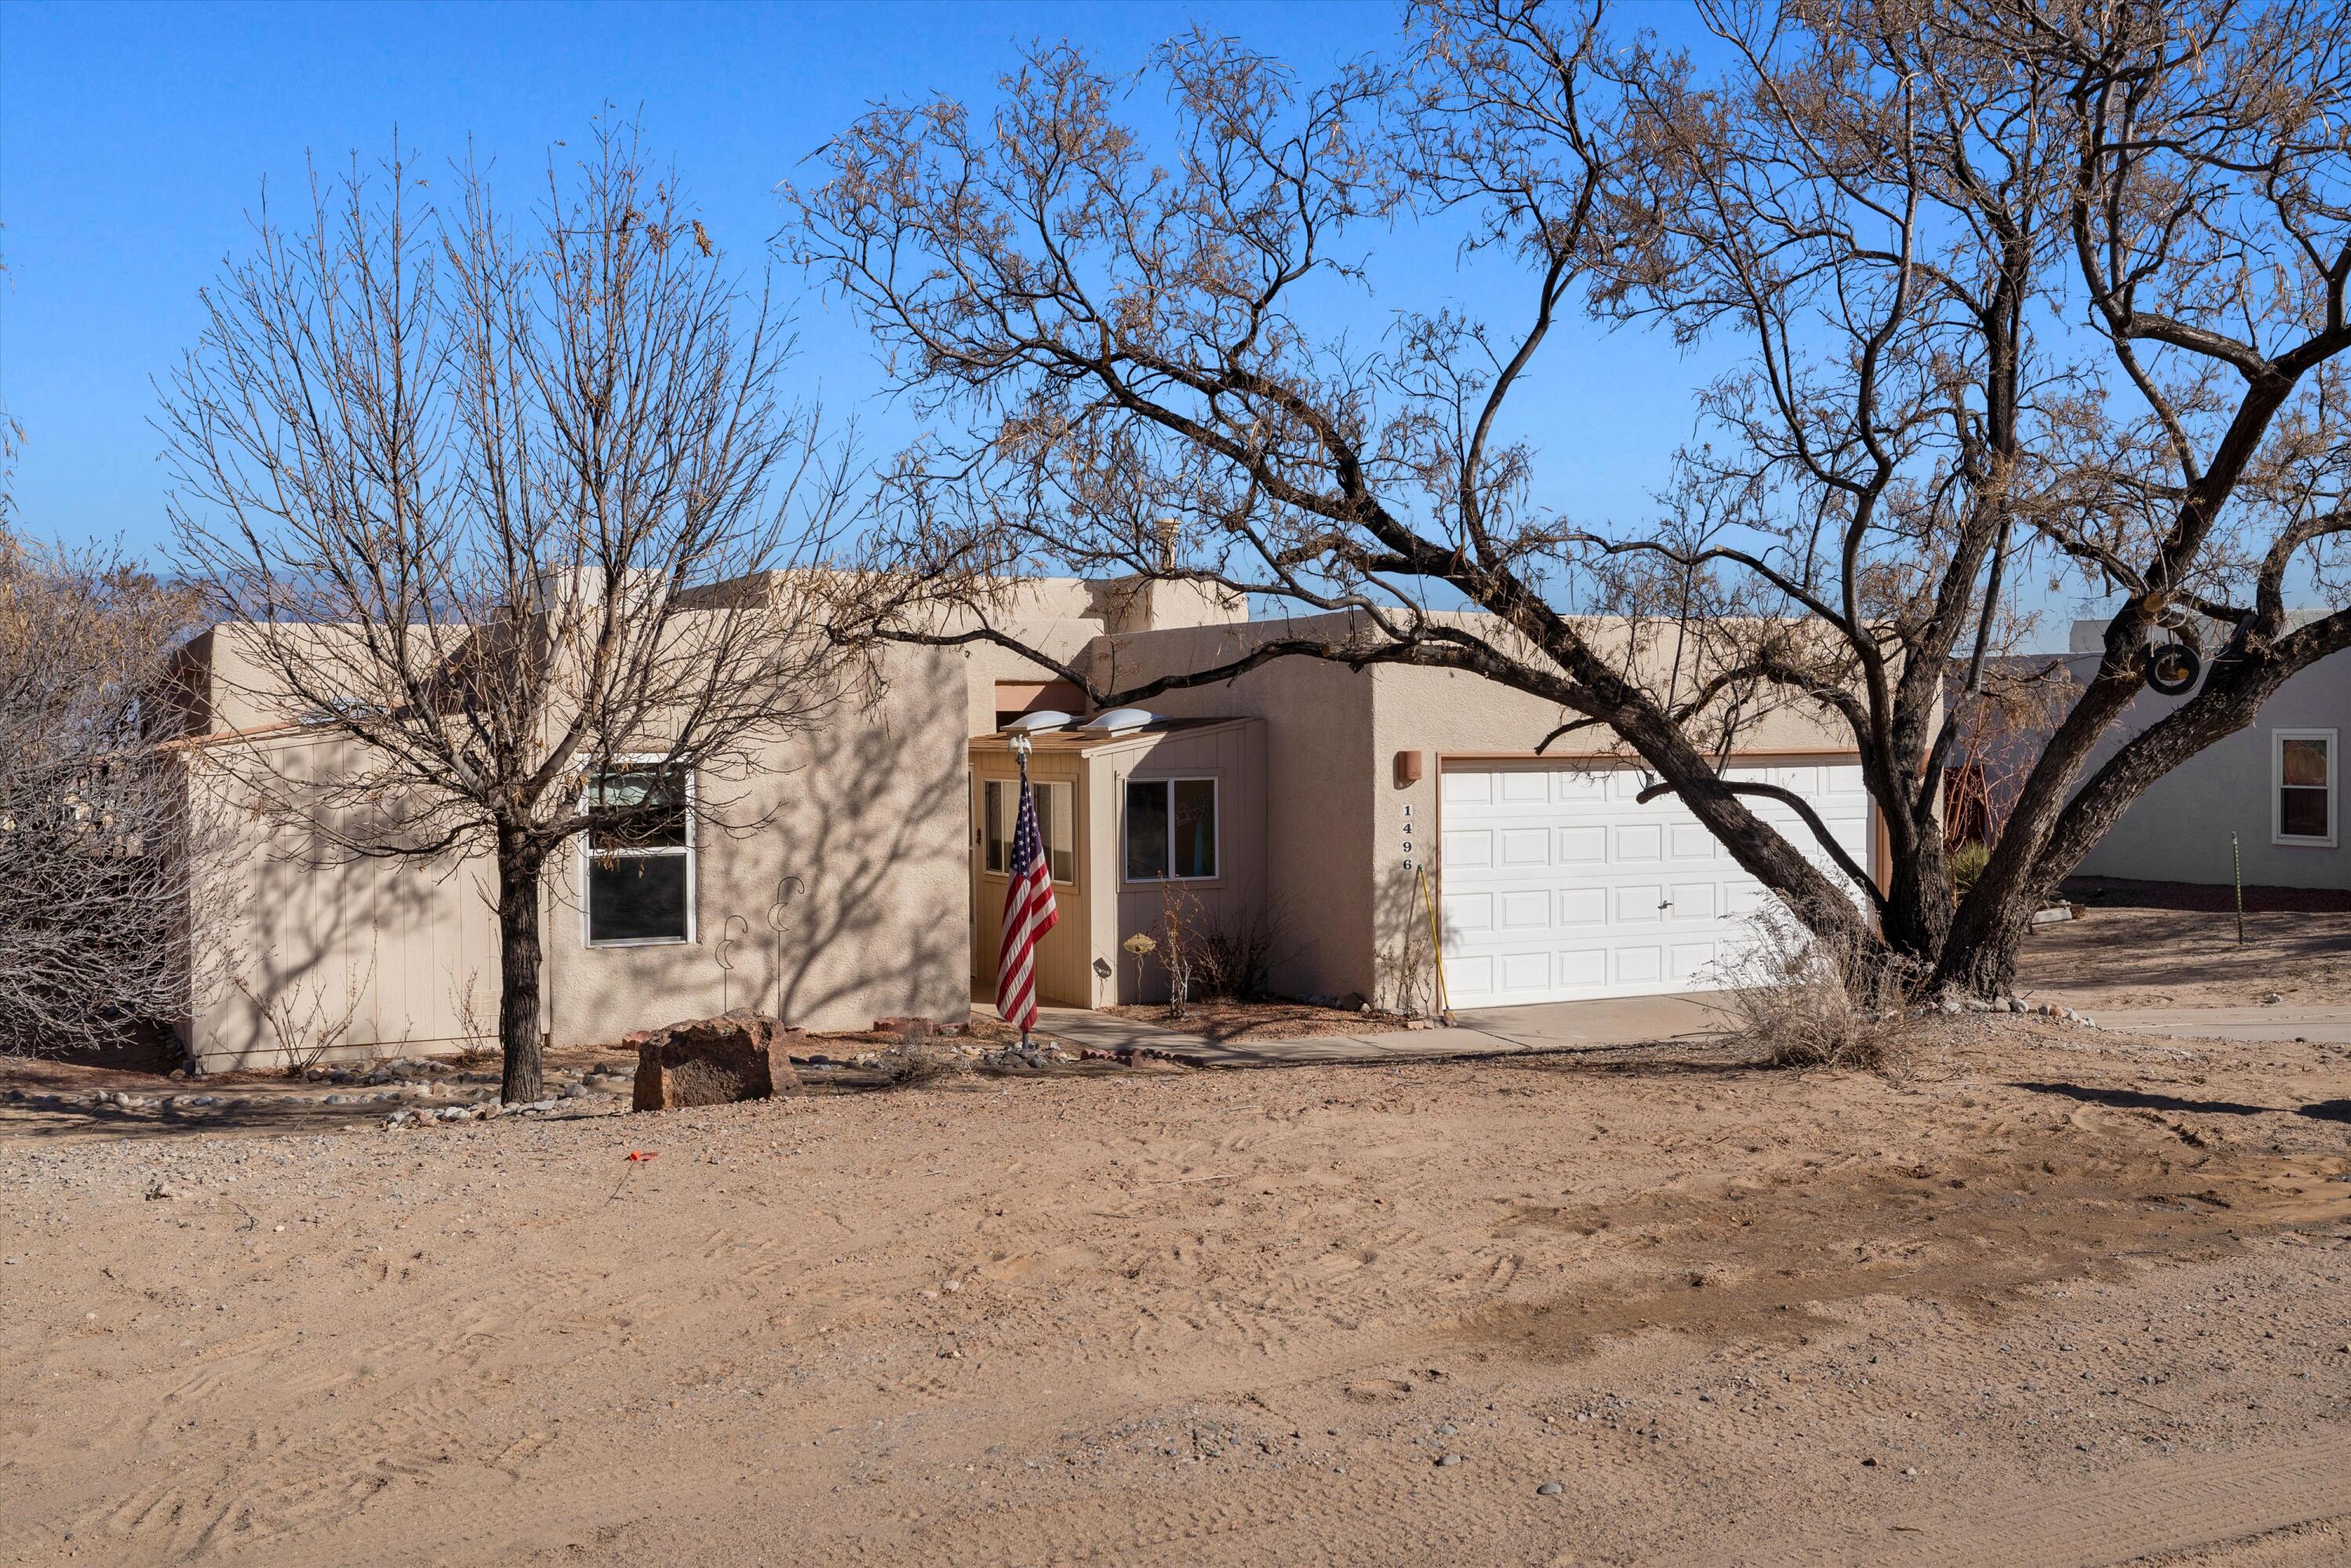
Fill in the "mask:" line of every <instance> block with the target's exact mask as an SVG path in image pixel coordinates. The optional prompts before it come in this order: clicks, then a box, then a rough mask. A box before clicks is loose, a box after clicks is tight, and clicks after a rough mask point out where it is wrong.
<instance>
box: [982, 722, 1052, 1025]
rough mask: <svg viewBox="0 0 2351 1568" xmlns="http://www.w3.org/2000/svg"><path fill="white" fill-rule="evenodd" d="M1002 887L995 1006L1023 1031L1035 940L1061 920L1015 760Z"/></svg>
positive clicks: (1033, 998) (1031, 802)
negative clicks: (1008, 859) (1016, 799)
mask: <svg viewBox="0 0 2351 1568" xmlns="http://www.w3.org/2000/svg"><path fill="white" fill-rule="evenodd" d="M1008 878H1009V882H1008V885H1007V886H1006V887H1005V889H1004V939H1003V942H1002V944H1001V945H1000V946H998V948H997V952H996V1010H997V1011H998V1013H1000V1014H1001V1015H1003V1018H1004V1021H1005V1022H1007V1023H1008V1024H1011V1025H1012V1026H1014V1027H1015V1028H1017V1029H1018V1030H1019V1031H1020V1032H1021V1033H1022V1034H1024V1035H1025V1034H1027V1033H1028V1032H1029V1030H1032V1029H1034V1028H1036V1027H1037V944H1038V943H1039V942H1040V941H1042V940H1043V939H1044V936H1045V933H1046V932H1048V931H1050V930H1051V929H1052V928H1053V925H1054V923H1055V922H1057V921H1059V920H1060V919H1061V911H1060V910H1059V909H1057V908H1055V907H1054V905H1053V869H1052V867H1051V866H1050V865H1049V864H1047V863H1046V860H1045V841H1044V839H1043V838H1042V836H1041V835H1040V834H1039V833H1038V831H1037V797H1036V794H1035V792H1034V791H1033V790H1031V789H1029V763H1028V759H1027V758H1022V759H1021V763H1020V818H1019V821H1018V822H1017V823H1015V824H1014V826H1013V829H1012V864H1011V865H1010V866H1009V867H1008Z"/></svg>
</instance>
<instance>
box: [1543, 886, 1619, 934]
mask: <svg viewBox="0 0 2351 1568" xmlns="http://www.w3.org/2000/svg"><path fill="white" fill-rule="evenodd" d="M1552 898H1553V899H1554V900H1555V901H1556V902H1557V904H1558V908H1559V924H1560V925H1561V926H1562V928H1566V927H1571V926H1576V925H1605V924H1607V921H1608V894H1607V892H1606V890H1604V889H1603V888H1597V887H1562V888H1557V889H1554V890H1553V892H1552Z"/></svg>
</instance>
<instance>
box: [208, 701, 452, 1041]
mask: <svg viewBox="0 0 2351 1568" xmlns="http://www.w3.org/2000/svg"><path fill="white" fill-rule="evenodd" d="M252 744H253V745H254V746H256V747H261V748H266V750H267V752H268V753H269V754H270V758H271V762H272V765H273V766H274V767H275V768H277V769H278V770H279V771H281V772H282V773H283V774H284V775H285V776H286V777H287V778H291V779H301V778H314V779H315V778H327V779H332V778H336V777H347V776H349V774H350V772H351V771H352V770H353V769H354V768H355V766H356V756H355V747H354V746H353V743H351V742H350V741H347V740H341V741H339V740H334V739H330V738H327V737H320V736H318V735H315V734H305V733H298V734H295V735H292V736H279V737H269V738H266V739H263V740H260V741H256V742H254V743H252ZM237 760H238V759H236V758H227V757H222V756H218V755H213V754H208V753H205V752H202V751H199V752H196V753H193V754H192V755H191V756H190V757H189V758H188V759H187V770H188V779H189V789H190V791H191V804H192V808H193V811H194V813H195V816H196V819H197V821H199V822H200V823H201V824H203V825H204V826H203V827H202V828H201V829H200V832H201V833H202V834H203V836H204V841H206V842H207V843H209V844H212V845H214V846H215V847H216V848H215V852H214V853H212V854H208V855H207V856H206V857H205V858H204V861H203V862H200V863H201V865H202V867H203V874H204V876H205V878H206V879H207V880H208V881H209V882H211V883H214V884H215V886H216V889H217V891H216V893H214V894H207V895H206V896H203V897H199V898H198V899H197V900H196V901H195V906H196V908H197V909H198V910H199V911H201V912H202V914H203V916H204V918H203V919H202V920H201V921H200V923H199V924H198V926H197V928H196V929H195V930H194V931H193V933H192V939H193V940H194V941H196V942H199V943H204V944H206V945H208V946H210V947H211V948H213V949H214V951H216V952H225V957H226V967H227V968H228V970H229V972H230V974H231V976H232V977H233V978H232V979H231V980H230V981H229V982H228V983H226V984H224V985H221V986H218V987H216V988H214V989H212V990H211V991H210V992H208V993H207V994H205V995H203V996H201V997H197V998H192V1003H191V1008H190V1016H189V1019H188V1020H187V1029H186V1031H185V1033H186V1038H185V1043H186V1045H187V1047H188V1049H189V1050H190V1051H191V1053H192V1054H193V1055H194V1056H195V1058H196V1060H197V1061H198V1062H199V1063H200V1064H201V1065H202V1066H203V1067H204V1069H205V1070H207V1071H224V1070H226V1069H229V1068H235V1067H268V1066H276V1065H282V1064H283V1063H284V1061H285V1060H286V1051H285V1050H284V1049H283V1047H284V1042H285V1041H287V1040H289V1039H291V1040H295V1041H296V1042H298V1049H300V1050H302V1051H305V1053H308V1051H310V1050H311V1049H312V1048H314V1047H315V1046H316V1045H317V1043H318V1042H319V1040H320V1039H321V1037H322V1036H323V1037H330V1038H331V1039H332V1040H334V1042H335V1044H334V1047H333V1049H332V1050H330V1051H327V1052H326V1053H325V1055H324V1057H323V1058H321V1059H322V1060H329V1061H340V1060H346V1059H350V1058H357V1057H366V1056H371V1055H398V1054H403V1053H407V1052H412V1051H413V1052H417V1053H424V1052H436V1051H438V1052H446V1051H457V1050H460V1049H462V1048H463V1046H464V1044H465V1040H466V1038H467V1035H468V1031H469V1029H471V1030H478V1031H484V1032H495V1030H496V1017H497V943H496V927H495V923H494V922H493V920H492V919H491V915H490V904H489V903H488V899H487V891H488V889H489V887H490V868H489V866H488V864H487V863H486V862H484V861H482V860H479V859H478V858H476V859H473V860H466V859H462V858H460V857H457V856H454V855H453V856H442V857H437V858H435V859H432V860H405V859H361V858H355V857H352V856H350V855H349V854H347V853H343V852H339V851H337V850H335V849H334V848H333V846H331V845H330V844H329V843H328V842H326V841H324V840H323V839H321V838H319V836H317V835H315V834H310V833H306V832H304V831H301V830H299V829H298V828H295V827H292V826H289V825H287V824H284V823H281V822H272V821H266V820H265V819H264V818H263V817H262V816H261V814H260V813H259V812H258V811H257V810H256V808H255V805H254V801H255V799H256V797H255V795H254V792H253V790H252V789H251V788H250V787H249V786H248V785H247V784H246V783H245V782H244V781H243V780H241V779H239V778H238V777H237V776H236V774H235V771H233V765H234V764H235V762H236V761H237ZM342 814H343V815H344V816H345V817H346V818H348V817H349V816H350V812H348V811H346V812H344V813H342Z"/></svg>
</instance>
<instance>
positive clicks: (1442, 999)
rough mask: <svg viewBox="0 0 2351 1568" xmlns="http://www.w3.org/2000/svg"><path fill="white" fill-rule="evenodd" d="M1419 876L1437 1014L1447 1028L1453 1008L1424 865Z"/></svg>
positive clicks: (1421, 904) (1441, 939)
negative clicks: (1434, 959) (1434, 971)
mask: <svg viewBox="0 0 2351 1568" xmlns="http://www.w3.org/2000/svg"><path fill="white" fill-rule="evenodd" d="M1419 876H1420V906H1421V907H1422V908H1423V909H1426V910H1427V911H1428V948H1429V951H1430V952H1432V953H1434V954H1436V955H1437V1018H1438V1019H1441V1020H1443V1021H1444V1023H1445V1024H1446V1025H1447V1027H1448V1028H1449V1027H1450V1026H1451V1025H1452V1022H1453V1008H1452V1006H1451V1001H1452V998H1450V997H1448V996H1447V994H1446V990H1445V941H1444V938H1443V937H1441V936H1438V935H1437V903H1436V901H1435V900H1434V899H1432V898H1430V897H1429V896H1428V872H1427V869H1426V867H1424V868H1422V870H1421V871H1420V873H1419Z"/></svg>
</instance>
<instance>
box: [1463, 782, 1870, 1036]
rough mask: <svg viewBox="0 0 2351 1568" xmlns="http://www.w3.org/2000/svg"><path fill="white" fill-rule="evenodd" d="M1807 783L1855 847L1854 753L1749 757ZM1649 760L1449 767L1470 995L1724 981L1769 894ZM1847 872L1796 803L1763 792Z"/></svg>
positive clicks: (1505, 1000)
mask: <svg viewBox="0 0 2351 1568" xmlns="http://www.w3.org/2000/svg"><path fill="white" fill-rule="evenodd" d="M1731 777H1733V778H1744V779H1753V780H1757V781H1763V782H1770V783H1775V784H1781V785H1782V786H1783V787H1785V788H1788V789H1792V790H1794V791H1796V792H1798V793H1799V794H1800V795H1802V797H1803V798H1804V799H1805V800H1807V801H1809V802H1810V803H1811V804H1812V806H1813V809H1814V810H1816V811H1817V812H1818V813H1819V814H1820V815H1821V817H1822V818H1823V820H1824V821H1826V822H1827V823H1828V825H1829V827H1830V830H1831V831H1833V832H1834V834H1835V835H1836V837H1837V840H1838V841H1839V843H1840V844H1841V845H1842V846H1843V847H1844V849H1845V851H1846V852H1848V853H1849V854H1851V855H1852V856H1853V857H1854V859H1855V860H1856V861H1865V860H1866V858H1867V853H1868V842H1869V801H1868V798H1867V796H1866V794H1865V792H1864V791H1863V789H1862V788H1861V783H1860V769H1859V768H1857V767H1854V766H1852V765H1849V764H1842V763H1820V764H1812V763H1802V764H1793V765H1784V766H1770V767H1760V766H1752V765H1749V766H1742V767H1740V768H1735V769H1732V770H1731ZM1650 781H1651V776H1649V775H1645V774H1643V773H1641V772H1640V771H1639V770H1637V769H1631V768H1605V769H1593V768H1573V767H1569V768H1509V767H1504V768H1482V769H1472V770H1457V769H1452V768H1447V769H1445V770H1444V772H1443V773H1442V775H1441V777H1440V790H1441V795H1442V799H1443V800H1444V802H1445V818H1444V821H1443V824H1442V826H1443V831H1442V833H1441V835H1440V841H1441V842H1442V844H1443V845H1444V858H1443V862H1442V864H1441V867H1440V873H1441V875H1442V877H1443V888H1444V896H1443V898H1442V900H1441V904H1440V907H1441V909H1442V911H1443V916H1444V923H1445V949H1446V978H1447V990H1448V993H1449V996H1450V999H1451V1001H1452V1003H1453V1005H1454V1006H1456V1007H1475V1006H1479V1005H1508V1004H1514V1003H1523V1002H1541V1001H1556V1000H1568V999H1573V998H1587V997H1606V996H1637V995H1641V994H1644V993H1651V992H1657V991H1667V990H1693V989H1699V988H1705V987H1708V986H1713V985H1719V984H1721V983H1723V980H1724V972H1725V970H1726V968H1727V967H1729V964H1730V963H1731V962H1732V961H1734V960H1735V959H1737V958H1738V956H1740V954H1742V953H1743V952H1745V951H1747V950H1748V949H1749V947H1750V945H1751V943H1752V941H1753V939H1754V934H1753V931H1752V927H1751V918H1752V916H1753V915H1755V914H1756V913H1757V912H1758V911H1760V910H1761V909H1763V908H1765V907H1767V906H1768V905H1769V904H1771V900H1770V899H1769V898H1768V897H1767V895H1766V894H1764V892H1763V890H1762V888H1761V886H1760V885H1759V884H1758V883H1756V882H1755V880H1754V879H1753V878H1752V877H1750V876H1749V875H1748V874H1747V873H1745V872H1744V871H1743V870H1741V869H1740V866H1739V864H1738V863H1737V862H1735V861H1733V860H1732V859H1731V858H1730V857H1729V854H1727V853H1726V852H1724V851H1723V850H1722V848H1721V846H1720V845H1719V843H1717V842H1716V841H1715V839H1714V836H1713V835H1712V834H1711V833H1709V832H1708V831H1706V830H1705V828H1703V827H1702V826H1700V825H1699V823H1698V821H1697V820H1696V819H1695V818H1693V817H1692V816H1691V815H1690V814H1689V812H1688V810H1687V809H1686V808H1684V807H1683V806H1682V804H1681V802H1680V801H1679V800H1676V799H1674V798H1673V797H1671V796H1662V797H1659V798H1658V799H1656V800H1651V801H1647V802H1643V801H1641V800H1638V798H1637V797H1638V796H1639V794H1640V792H1641V790H1642V789H1643V788H1645V787H1646V784H1647V783H1649V782H1650ZM1754 804H1755V810H1756V813H1757V815H1758V816H1760V817H1761V818H1763V820H1765V821H1769V822H1771V824H1772V825H1773V826H1775V827H1777V828H1779V829H1781V831H1783V832H1785V833H1787V834H1788V835H1789V837H1790V838H1791V840H1792V841H1793V842H1794V843H1796V844H1797V845H1798V846H1799V848H1800V849H1802V852H1804V853H1805V854H1806V855H1807V857H1808V858H1810V859H1811V860H1813V862H1814V863H1816V864H1818V865H1820V866H1822V867H1823V870H1827V871H1830V872H1831V874H1833V875H1834V874H1838V873H1836V872H1835V871H1834V862H1833V861H1832V860H1831V859H1830V857H1829V854H1828V852H1827V851H1826V850H1825V849H1823V848H1821V847H1820V846H1818V845H1817V844H1815V843H1814V842H1813V840H1812V835H1811V831H1810V830H1809V829H1808V828H1807V827H1806V826H1805V825H1804V824H1803V823H1802V820H1801V819H1800V818H1799V817H1798V816H1797V815H1796V813H1795V812H1794V810H1792V809H1791V808H1789V807H1787V806H1785V805H1782V804H1781V803H1779V802H1777V801H1772V800H1758V801H1756V802H1755V803H1754Z"/></svg>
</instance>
